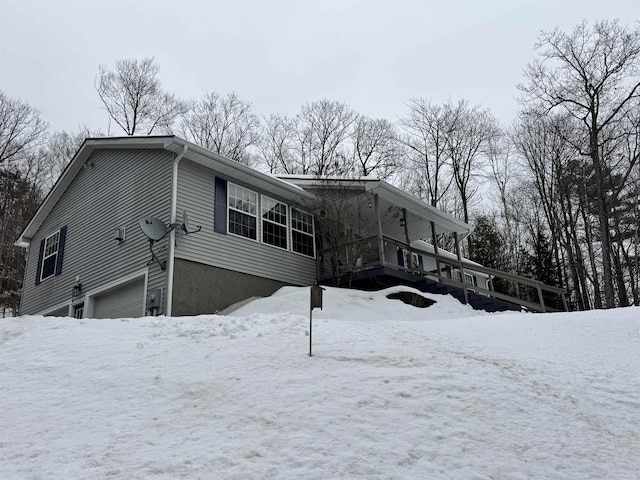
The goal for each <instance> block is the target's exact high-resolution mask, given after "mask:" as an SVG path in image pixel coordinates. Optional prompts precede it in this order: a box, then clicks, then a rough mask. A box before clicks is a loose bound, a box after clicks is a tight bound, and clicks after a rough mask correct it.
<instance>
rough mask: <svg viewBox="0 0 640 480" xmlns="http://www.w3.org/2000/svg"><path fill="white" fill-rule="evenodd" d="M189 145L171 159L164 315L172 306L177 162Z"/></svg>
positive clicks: (167, 313)
mask: <svg viewBox="0 0 640 480" xmlns="http://www.w3.org/2000/svg"><path fill="white" fill-rule="evenodd" d="M188 149H189V147H188V146H187V144H186V143H185V144H184V146H183V148H182V152H181V153H180V154H179V155H178V156H177V157H176V158H174V159H173V172H172V175H171V215H170V218H169V223H170V224H171V227H172V228H171V232H170V233H169V258H168V259H167V308H166V309H165V315H166V316H167V317H170V316H171V309H172V307H173V269H174V264H175V253H176V230H175V228H173V227H174V225H175V224H176V216H177V209H178V164H179V163H180V160H182V157H184V156H185V154H186V153H187V150H188Z"/></svg>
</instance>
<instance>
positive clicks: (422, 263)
mask: <svg viewBox="0 0 640 480" xmlns="http://www.w3.org/2000/svg"><path fill="white" fill-rule="evenodd" d="M418 265H420V269H421V270H424V261H423V260H422V255H418Z"/></svg>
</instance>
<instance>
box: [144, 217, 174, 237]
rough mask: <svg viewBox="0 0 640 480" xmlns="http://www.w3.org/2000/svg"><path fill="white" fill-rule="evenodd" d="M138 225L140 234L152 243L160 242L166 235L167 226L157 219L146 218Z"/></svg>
mask: <svg viewBox="0 0 640 480" xmlns="http://www.w3.org/2000/svg"><path fill="white" fill-rule="evenodd" d="M138 224H139V225H140V230H142V233H144V234H145V235H146V236H147V237H148V238H149V240H151V241H152V242H155V241H157V240H160V239H161V238H163V237H164V236H165V235H166V234H167V233H168V232H167V226H166V225H165V224H164V222H163V221H162V220H160V219H159V218H154V217H146V218H143V219H141V220H140V221H139V222H138Z"/></svg>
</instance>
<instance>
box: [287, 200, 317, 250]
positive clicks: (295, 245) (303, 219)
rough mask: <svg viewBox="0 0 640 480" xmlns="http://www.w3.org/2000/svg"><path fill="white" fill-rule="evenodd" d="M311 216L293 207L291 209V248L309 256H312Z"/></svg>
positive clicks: (312, 234) (312, 233)
mask: <svg viewBox="0 0 640 480" xmlns="http://www.w3.org/2000/svg"><path fill="white" fill-rule="evenodd" d="M314 236H315V235H314V232H313V216H312V215H310V214H308V213H305V212H301V211H300V210H297V209H295V208H292V209H291V239H292V249H293V251H294V252H296V253H301V254H303V255H307V256H309V257H313V256H314V248H313V238H314Z"/></svg>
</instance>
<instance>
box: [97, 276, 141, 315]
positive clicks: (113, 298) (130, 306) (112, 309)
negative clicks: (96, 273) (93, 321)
mask: <svg viewBox="0 0 640 480" xmlns="http://www.w3.org/2000/svg"><path fill="white" fill-rule="evenodd" d="M144 299H145V295H144V278H140V279H138V280H134V281H133V282H129V283H126V284H124V285H121V286H118V287H116V288H113V289H111V290H108V291H106V292H104V293H100V294H99V295H96V296H95V297H94V300H93V317H94V318H130V317H141V316H143V315H144Z"/></svg>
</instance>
